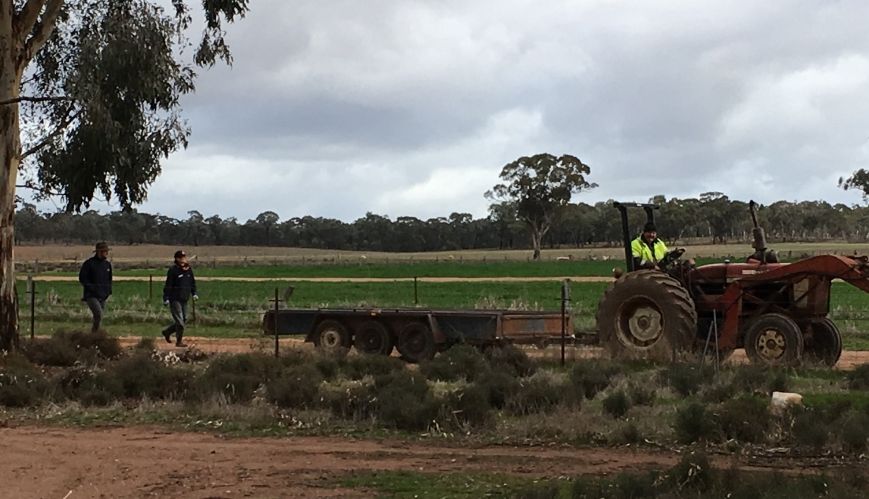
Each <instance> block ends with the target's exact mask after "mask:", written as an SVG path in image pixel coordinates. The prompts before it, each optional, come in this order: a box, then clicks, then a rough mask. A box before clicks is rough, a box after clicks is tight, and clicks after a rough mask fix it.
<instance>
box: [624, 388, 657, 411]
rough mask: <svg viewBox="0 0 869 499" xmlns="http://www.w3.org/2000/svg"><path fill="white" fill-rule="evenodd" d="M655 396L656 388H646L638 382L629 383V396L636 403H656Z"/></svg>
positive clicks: (649, 404)
mask: <svg viewBox="0 0 869 499" xmlns="http://www.w3.org/2000/svg"><path fill="white" fill-rule="evenodd" d="M655 396H656V393H655V389H654V388H646V387H643V386H640V385H639V384H637V383H631V384H630V385H628V397H630V399H631V403H633V404H634V405H648V406H651V405H654V403H655Z"/></svg>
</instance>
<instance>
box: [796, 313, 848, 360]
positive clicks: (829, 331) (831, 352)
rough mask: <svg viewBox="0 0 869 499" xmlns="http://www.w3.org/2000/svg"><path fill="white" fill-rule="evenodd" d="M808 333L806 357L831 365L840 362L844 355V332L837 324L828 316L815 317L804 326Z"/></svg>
mask: <svg viewBox="0 0 869 499" xmlns="http://www.w3.org/2000/svg"><path fill="white" fill-rule="evenodd" d="M803 331H804V332H805V333H807V334H806V336H805V339H804V343H805V349H804V357H805V358H806V360H807V361H809V362H816V363H819V364H824V365H826V366H829V367H833V366H835V365H836V362H839V357H841V356H842V334H841V333H840V332H839V328H838V327H837V326H836V324H835V323H834V322H833V321H831V320H830V319H829V318H827V317H822V318H820V319H814V320H812V321H810V322H809V323H808V324H807V327H805V328H803Z"/></svg>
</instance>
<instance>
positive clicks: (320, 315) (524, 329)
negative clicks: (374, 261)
mask: <svg viewBox="0 0 869 499" xmlns="http://www.w3.org/2000/svg"><path fill="white" fill-rule="evenodd" d="M262 329H263V334H266V335H275V334H277V335H305V341H306V342H310V343H313V344H314V345H316V346H317V347H318V348H320V349H322V350H325V351H335V350H342V349H349V348H354V349H356V350H358V351H359V352H361V353H367V354H380V355H390V354H391V353H392V351H393V349H394V348H397V349H398V352H399V353H400V354H401V356H402V357H403V358H404V359H405V360H407V361H409V362H420V361H423V360H427V359H430V358H432V357H433V356H434V355H435V353H437V352H438V351H440V350H444V349H446V348H449V347H450V345H453V344H455V343H467V344H471V345H476V346H480V347H483V346H487V345H494V344H499V343H514V344H535V345H539V346H545V345H546V344H548V343H551V342H555V341H561V339H562V334H564V335H565V336H566V337H567V339H568V341H570V342H571V343H573V341H574V338H573V325H572V323H571V320H570V314H562V313H561V312H524V311H522V312H520V311H515V310H431V309H418V308H389V309H385V308H353V309H350V308H321V309H286V310H277V311H275V310H270V311H268V312H266V313H265V315H264V316H263V322H262ZM276 330H277V332H276Z"/></svg>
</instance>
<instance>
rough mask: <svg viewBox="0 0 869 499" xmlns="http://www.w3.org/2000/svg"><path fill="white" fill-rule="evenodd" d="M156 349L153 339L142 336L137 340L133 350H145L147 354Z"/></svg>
mask: <svg viewBox="0 0 869 499" xmlns="http://www.w3.org/2000/svg"><path fill="white" fill-rule="evenodd" d="M156 348H157V347H156V346H155V345H154V338H151V337H150V336H142V337H141V338H140V339H139V342H138V343H136V345H135V346H134V347H133V349H134V350H146V351H148V352H150V351H152V350H154V349H156Z"/></svg>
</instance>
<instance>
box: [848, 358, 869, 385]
mask: <svg viewBox="0 0 869 499" xmlns="http://www.w3.org/2000/svg"><path fill="white" fill-rule="evenodd" d="M848 388H850V389H852V390H869V364H860V365H859V366H857V368H856V369H854V370H853V371H851V372H850V373H848Z"/></svg>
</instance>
